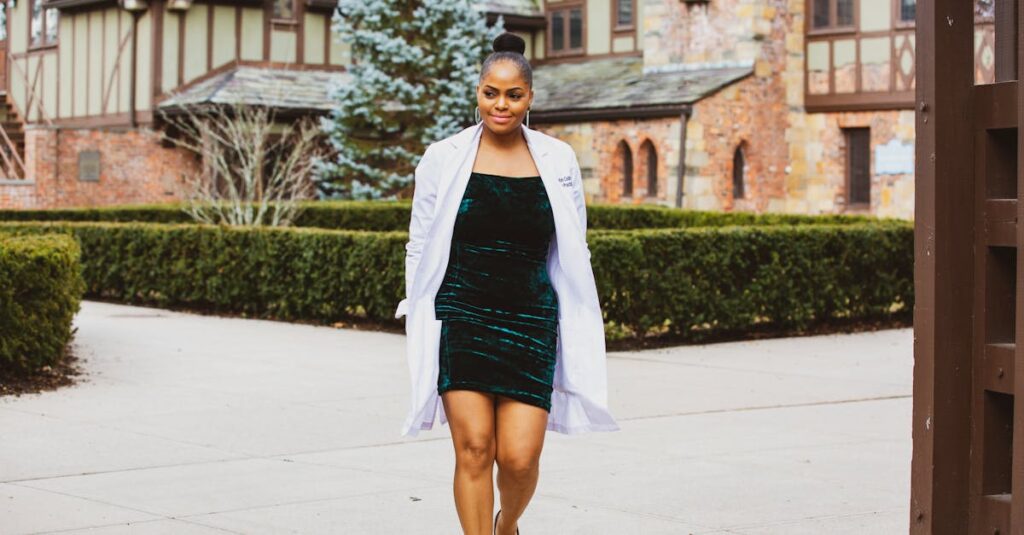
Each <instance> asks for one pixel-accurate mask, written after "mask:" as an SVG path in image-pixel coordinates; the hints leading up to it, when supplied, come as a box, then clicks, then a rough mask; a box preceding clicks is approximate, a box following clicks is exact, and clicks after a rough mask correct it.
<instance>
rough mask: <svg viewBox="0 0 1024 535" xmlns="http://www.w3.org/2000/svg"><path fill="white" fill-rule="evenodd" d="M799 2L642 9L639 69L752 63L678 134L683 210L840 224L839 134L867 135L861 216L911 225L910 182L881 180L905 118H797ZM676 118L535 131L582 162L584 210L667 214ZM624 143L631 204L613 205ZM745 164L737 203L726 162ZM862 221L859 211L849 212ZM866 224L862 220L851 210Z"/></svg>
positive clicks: (906, 131)
mask: <svg viewBox="0 0 1024 535" xmlns="http://www.w3.org/2000/svg"><path fill="white" fill-rule="evenodd" d="M804 8H805V4H804V0H768V1H759V2H753V1H752V0H722V1H716V2H710V3H707V4H695V5H687V4H686V3H683V2H680V1H679V0H646V4H645V6H644V20H643V21H642V22H643V25H644V26H643V29H644V64H645V66H661V65H665V64H670V63H691V64H692V63H714V62H744V61H746V62H750V63H751V64H752V65H753V70H754V74H753V76H750V77H748V78H745V79H744V80H742V81H740V82H737V83H735V84H733V85H731V86H729V87H726V88H724V89H722V90H720V91H718V92H716V93H713V94H711V95H709V96H707V97H705V98H704V99H702V100H700V101H699V102H697V103H696V104H695V105H694V109H693V115H692V117H691V118H690V120H689V123H688V125H687V139H686V176H685V178H684V185H683V188H684V189H683V192H684V197H683V207H684V208H691V209H701V210H724V211H731V210H743V211H753V212H791V213H809V214H815V213H843V212H853V211H855V209H851V208H848V207H847V205H846V198H847V191H846V169H845V165H846V146H845V139H844V136H843V131H842V129H843V128H847V127H869V128H870V129H871V194H870V195H871V204H870V208H869V210H867V211H866V212H868V213H871V214H875V215H879V216H893V217H901V218H905V219H910V218H913V209H914V177H913V173H912V172H910V173H903V174H882V173H880V172H879V169H878V166H877V161H876V157H877V156H878V155H879V151H880V149H881V148H882V146H887V147H890V148H891V147H894V146H895V147H897V148H900V149H901V150H903V151H904V152H906V151H909V153H910V154H912V153H913V145H914V113H913V111H912V110H898V111H866V112H850V113H814V114H808V113H807V112H806V111H805V110H804V89H803V84H804V61H805V57H804V33H803V23H804V22H803V16H804ZM680 126H681V124H680V120H679V119H678V118H665V119H651V120H619V121H597V122H591V123H578V124H560V125H544V126H541V127H539V128H540V129H542V130H544V131H545V132H547V133H549V134H551V135H553V136H555V137H558V138H560V139H563V140H565V141H567V142H568V143H569V144H571V145H572V146H573V147H574V148H575V149H576V153H577V156H578V157H579V158H580V166H581V167H582V168H583V174H584V182H585V186H586V191H587V196H588V199H589V200H594V201H601V202H611V203H620V202H630V203H640V202H653V203H658V204H665V205H669V206H674V205H675V192H676V189H677V182H678V179H677V176H676V172H677V165H678V161H679V132H680ZM621 140H625V142H626V143H627V144H628V145H629V146H630V149H631V151H632V155H633V180H634V195H633V196H632V197H630V198H624V197H622V194H621V193H622V158H621V156H620V155H619V154H618V153H617V152H616V147H617V145H618V143H619V142H620V141H621ZM645 140H650V141H651V142H652V144H653V146H654V147H655V151H656V153H657V154H658V181H659V188H658V193H657V195H656V196H654V197H648V196H646V195H645V194H646V189H645V184H646V176H645V170H646V158H644V155H643V154H642V153H641V151H640V150H639V148H640V146H641V144H642V143H643V142H644V141H645ZM738 146H742V147H743V153H744V157H745V172H744V189H745V192H744V193H745V195H744V198H742V199H735V198H734V196H733V186H732V172H733V155H734V152H735V150H736V148H737V147H738ZM856 210H859V209H856ZM859 211H861V212H865V210H859Z"/></svg>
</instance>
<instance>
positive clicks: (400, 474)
mask: <svg viewBox="0 0 1024 535" xmlns="http://www.w3.org/2000/svg"><path fill="white" fill-rule="evenodd" d="M281 460H283V461H286V462H289V463H292V464H302V465H306V466H324V467H328V468H343V469H345V470H353V471H356V472H366V473H368V474H374V475H386V476H397V477H406V478H409V479H422V480H423V481H424V482H426V481H430V482H434V481H436V482H437V483H438V484H440V483H446V482H449V481H450V478H444V479H437V480H435V479H434V478H432V477H429V476H424V475H423V474H419V473H416V472H404V471H403V472H382V471H380V470H368V469H366V468H356V467H353V466H348V465H340V464H326V463H313V462H309V461H295V460H292V459H281Z"/></svg>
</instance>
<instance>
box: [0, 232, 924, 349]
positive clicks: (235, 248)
mask: <svg viewBox="0 0 1024 535" xmlns="http://www.w3.org/2000/svg"><path fill="white" fill-rule="evenodd" d="M11 232H16V233H38V232H67V233H71V234H73V235H74V236H75V237H76V238H77V239H78V240H79V242H80V243H81V246H82V250H83V252H84V255H83V257H84V259H85V261H84V273H85V278H86V281H87V283H88V295H90V296H98V297H104V298H111V299H115V300H118V301H122V302H126V303H135V304H149V305H155V306H160V307H166V308H174V307H179V306H181V307H188V308H192V309H196V308H198V309H207V310H211V311H220V312H228V313H233V314H242V315H246V316H253V317H265V318H275V319H281V320H311V321H317V322H333V321H337V320H341V319H346V318H351V317H364V318H369V319H373V320H379V321H389V322H395V321H396V320H395V319H394V317H393V314H394V308H395V306H396V305H397V304H398V301H399V300H400V299H401V298H402V297H403V295H404V291H405V290H404V259H405V248H404V245H405V242H406V241H407V238H408V236H407V234H406V233H405V232H363V231H350V230H344V231H343V230H327V229H312V228H305V229H281V228H276V229H275V228H240V227H227V226H213V225H195V224H170V225H168V224H155V223H94V222H55V223H46V222H44V223H39V222H33V223H0V233H11ZM588 242H589V244H590V248H591V251H592V253H593V257H592V259H591V261H592V265H593V266H594V272H595V277H596V279H597V284H598V291H599V295H600V297H601V303H602V308H603V309H604V311H605V313H606V320H607V321H610V322H613V323H614V324H615V325H616V326H617V327H618V328H619V330H621V331H622V332H621V335H622V336H645V335H650V334H661V333H675V334H679V335H682V336H683V337H685V338H689V339H693V340H699V339H700V338H702V337H703V336H705V335H706V334H709V333H715V332H721V331H729V330H737V329H744V328H748V327H751V326H753V325H758V324H767V325H770V326H778V327H779V328H794V327H795V328H800V327H803V326H806V325H809V324H810V323H812V322H813V321H815V320H822V319H828V318H884V317H888V316H892V315H900V314H903V315H905V314H907V313H908V312H909V311H911V310H912V309H913V226H912V225H911V224H910V223H907V222H886V223H873V224H856V225H851V224H847V225H796V226H790V225H779V226H774V227H750V226H729V227H710V228H693V229H644V230H630V231H622V230H618V231H612V230H604V231H600V230H595V231H592V232H591V233H590V235H589V237H588ZM397 321H401V320H397Z"/></svg>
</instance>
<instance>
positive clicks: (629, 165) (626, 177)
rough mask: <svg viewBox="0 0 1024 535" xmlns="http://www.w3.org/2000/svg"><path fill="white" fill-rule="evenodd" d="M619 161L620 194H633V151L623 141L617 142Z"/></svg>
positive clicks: (625, 195) (627, 195)
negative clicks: (620, 176)
mask: <svg viewBox="0 0 1024 535" xmlns="http://www.w3.org/2000/svg"><path fill="white" fill-rule="evenodd" d="M618 160H619V162H621V165H622V167H621V168H620V169H619V173H620V174H621V175H622V196H623V197H632V196H633V153H632V152H631V151H630V150H629V145H628V144H627V143H626V142H625V141H620V142H619V157H618Z"/></svg>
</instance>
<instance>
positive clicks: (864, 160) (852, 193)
mask: <svg viewBox="0 0 1024 535" xmlns="http://www.w3.org/2000/svg"><path fill="white" fill-rule="evenodd" d="M843 131H844V133H845V134H846V175H847V188H846V189H847V192H848V194H847V203H848V204H852V205H858V204H870V203H871V130H870V129H868V128H846V129H844V130H843Z"/></svg>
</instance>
